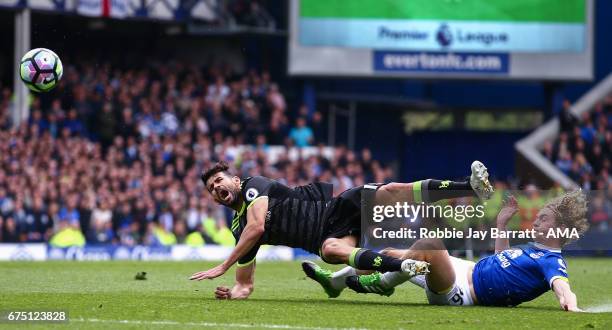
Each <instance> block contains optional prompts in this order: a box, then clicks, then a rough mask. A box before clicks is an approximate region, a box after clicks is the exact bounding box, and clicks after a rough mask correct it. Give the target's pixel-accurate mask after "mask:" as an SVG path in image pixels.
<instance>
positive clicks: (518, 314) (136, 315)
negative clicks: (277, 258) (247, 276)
mask: <svg viewBox="0 0 612 330" xmlns="http://www.w3.org/2000/svg"><path fill="white" fill-rule="evenodd" d="M213 265H215V264H213V263H206V262H118V261H115V262H4V263H0V310H2V311H9V310H11V311H13V310H14V311H18V310H35V309H38V310H42V309H63V310H67V311H68V312H69V317H70V319H71V321H70V322H69V323H64V324H49V323H45V324H38V325H36V324H31V323H20V324H10V323H0V328H6V329H9V328H10V329H15V328H39V329H46V328H64V327H67V326H69V327H71V328H78V329H83V328H87V329H89V328H99V329H116V328H121V329H124V328H159V329H161V328H173V329H182V328H220V329H221V328H222V329H227V328H236V329H245V328H248V329H251V328H268V329H322V328H335V329H341V328H368V329H389V328H420V329H431V328H440V327H444V328H455V329H456V328H482V329H489V328H495V329H510V328H512V329H518V328H521V329H522V328H532V329H542V328H555V329H561V328H572V329H578V328H599V329H612V313H566V312H562V311H561V310H559V308H558V305H557V302H556V299H555V298H554V295H553V293H552V292H549V293H547V294H545V295H544V296H542V297H540V298H538V299H536V300H534V301H531V302H529V303H526V304H523V305H521V306H520V307H516V308H492V307H440V306H429V305H427V303H426V299H425V294H424V292H423V291H422V290H421V289H419V288H417V287H415V286H413V285H412V284H410V283H406V284H405V285H403V286H401V287H399V288H398V289H397V290H396V293H395V295H393V296H392V297H389V298H387V297H380V296H377V295H358V294H355V293H353V292H349V291H344V292H343V294H342V295H341V296H340V297H339V298H337V299H327V298H326V296H325V294H324V293H323V290H322V289H320V288H319V286H318V285H317V284H316V283H314V282H313V281H311V280H309V279H307V278H305V276H304V275H303V273H302V271H301V267H300V264H299V263H298V262H272V263H260V264H259V265H258V266H257V268H258V269H257V274H256V287H255V292H254V293H253V295H252V296H251V298H249V299H248V300H246V301H216V300H215V299H214V295H213V290H214V288H215V286H217V285H221V284H225V285H231V284H232V282H233V273H234V272H233V269H232V270H230V271H229V272H228V273H227V274H226V275H224V276H223V277H221V278H218V279H215V280H212V281H211V280H207V281H202V282H191V281H189V280H187V278H188V277H189V276H190V275H191V274H192V273H194V272H196V271H200V270H204V269H207V268H209V267H211V266H213ZM337 268H339V267H334V269H337ZM568 268H569V271H570V281H571V282H570V283H571V284H572V288H573V290H574V292H576V294H577V295H578V300H579V304H580V306H581V307H583V308H589V307H595V306H600V308H601V306H606V305H607V306H610V305H611V304H612V283H611V279H612V261H611V260H610V259H569V260H568ZM139 271H146V272H147V278H148V279H147V280H146V281H136V280H134V275H135V274H136V273H137V272H139ZM604 309H606V308H604ZM608 310H609V309H608Z"/></svg>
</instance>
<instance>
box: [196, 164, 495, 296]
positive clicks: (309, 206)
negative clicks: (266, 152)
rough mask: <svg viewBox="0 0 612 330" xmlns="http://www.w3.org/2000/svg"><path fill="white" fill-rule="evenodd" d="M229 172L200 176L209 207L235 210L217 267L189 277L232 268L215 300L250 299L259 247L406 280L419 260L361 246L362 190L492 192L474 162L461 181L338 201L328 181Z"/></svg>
mask: <svg viewBox="0 0 612 330" xmlns="http://www.w3.org/2000/svg"><path fill="white" fill-rule="evenodd" d="M228 169H229V166H228V165H227V164H224V163H218V164H216V165H215V166H214V167H212V168H211V169H209V170H207V171H206V172H204V174H203V175H202V182H203V183H204V184H205V186H206V188H207V190H208V191H209V192H210V193H211V195H212V196H213V198H214V199H215V202H217V203H219V204H221V205H225V206H227V207H230V208H232V209H233V210H234V211H236V213H235V216H234V219H233V221H232V225H231V230H232V233H233V234H234V237H235V238H236V242H237V243H236V246H235V248H234V250H233V251H232V253H231V254H230V255H229V256H228V258H227V259H226V260H225V261H224V262H223V263H221V264H220V265H218V266H217V267H214V268H212V269H209V270H206V271H202V272H197V273H195V274H193V275H192V276H191V277H190V279H191V280H203V279H213V278H216V277H218V276H221V275H223V274H224V273H225V272H226V271H227V270H228V269H229V268H230V267H231V266H232V265H234V264H237V268H236V284H235V285H234V286H233V287H232V288H231V289H230V288H227V287H218V288H217V290H216V291H215V295H216V297H217V298H219V299H243V298H247V297H248V296H249V295H250V294H251V292H252V291H253V287H254V286H253V285H254V274H255V257H256V255H257V251H258V249H259V247H260V246H261V245H264V244H268V245H285V246H289V247H295V248H302V249H304V250H306V251H309V252H311V253H314V254H318V255H320V256H321V258H322V259H323V260H324V261H326V262H328V263H331V264H340V263H344V264H347V265H350V266H352V267H353V268H356V269H362V270H373V271H379V272H396V271H397V272H399V273H402V274H404V275H406V276H408V277H412V276H415V275H418V274H424V273H426V272H427V262H425V261H420V260H410V259H406V258H404V259H399V258H395V257H392V256H388V255H385V254H381V253H379V252H376V251H372V250H369V249H363V248H359V246H360V245H359V244H360V236H361V235H360V231H361V212H362V207H361V204H362V193H363V192H364V191H369V192H376V199H377V200H379V198H380V201H393V200H413V201H415V202H420V203H431V202H435V201H439V200H442V199H450V198H457V197H463V196H474V197H479V198H481V199H488V198H489V197H490V195H491V193H492V192H493V188H492V186H491V185H490V183H489V181H488V177H489V174H488V172H487V169H486V167H485V166H484V165H483V164H482V163H481V162H479V161H474V162H473V163H472V166H471V172H472V173H471V176H470V179H469V180H466V181H449V180H445V181H440V180H434V179H428V180H421V181H416V182H411V183H396V182H392V183H387V184H379V183H372V184H367V185H363V186H358V187H353V188H351V189H348V190H346V191H344V192H342V193H341V194H340V195H338V196H336V197H333V196H332V185H331V184H328V183H321V182H313V183H310V184H307V185H304V186H299V187H294V188H291V187H288V186H286V185H284V184H282V183H280V182H278V181H274V180H271V179H269V178H266V177H263V176H254V177H249V178H245V179H241V178H239V177H238V176H235V175H231V174H230V173H229V171H228ZM302 267H303V269H304V271H305V272H306V274H307V275H308V276H309V277H310V278H313V279H314V280H316V281H317V282H319V283H320V284H321V285H323V287H324V288H325V291H326V292H327V294H328V295H329V296H330V297H332V298H333V297H336V296H338V295H339V294H340V291H342V289H344V287H345V286H342V287H340V288H338V287H335V286H334V285H333V283H335V282H334V279H333V278H332V275H331V272H327V271H323V269H322V268H321V267H318V266H317V265H316V264H314V263H305V264H304V265H302ZM342 284H344V282H343V283H342Z"/></svg>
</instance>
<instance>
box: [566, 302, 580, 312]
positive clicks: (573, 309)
mask: <svg viewBox="0 0 612 330" xmlns="http://www.w3.org/2000/svg"><path fill="white" fill-rule="evenodd" d="M563 309H564V310H565V311H566V312H577V313H583V312H584V311H583V310H582V309H580V307H578V306H570V305H568V304H565V305H563Z"/></svg>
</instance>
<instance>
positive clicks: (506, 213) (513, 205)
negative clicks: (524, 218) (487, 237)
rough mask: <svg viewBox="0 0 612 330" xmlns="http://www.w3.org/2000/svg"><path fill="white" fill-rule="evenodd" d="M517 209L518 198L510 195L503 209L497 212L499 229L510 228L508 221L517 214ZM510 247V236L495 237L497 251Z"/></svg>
mask: <svg viewBox="0 0 612 330" xmlns="http://www.w3.org/2000/svg"><path fill="white" fill-rule="evenodd" d="M517 211H518V203H517V202H516V198H515V197H514V196H512V195H509V196H508V198H507V199H506V201H505V202H504V206H502V208H501V210H499V213H498V214H497V229H499V230H500V231H502V230H503V231H505V230H508V222H510V219H511V218H512V217H513V216H514V214H516V212H517ZM509 248H510V240H508V238H499V237H497V238H496V239H495V253H499V252H501V251H504V250H507V249H509Z"/></svg>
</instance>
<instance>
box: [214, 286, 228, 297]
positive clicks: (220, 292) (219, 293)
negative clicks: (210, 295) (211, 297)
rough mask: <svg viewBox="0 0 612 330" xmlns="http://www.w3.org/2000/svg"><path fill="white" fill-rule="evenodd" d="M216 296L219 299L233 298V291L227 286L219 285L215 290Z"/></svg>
mask: <svg viewBox="0 0 612 330" xmlns="http://www.w3.org/2000/svg"><path fill="white" fill-rule="evenodd" d="M215 298H217V299H221V300H223V299H232V291H231V290H230V288H228V287H226V286H218V287H217V289H216V290H215Z"/></svg>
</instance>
